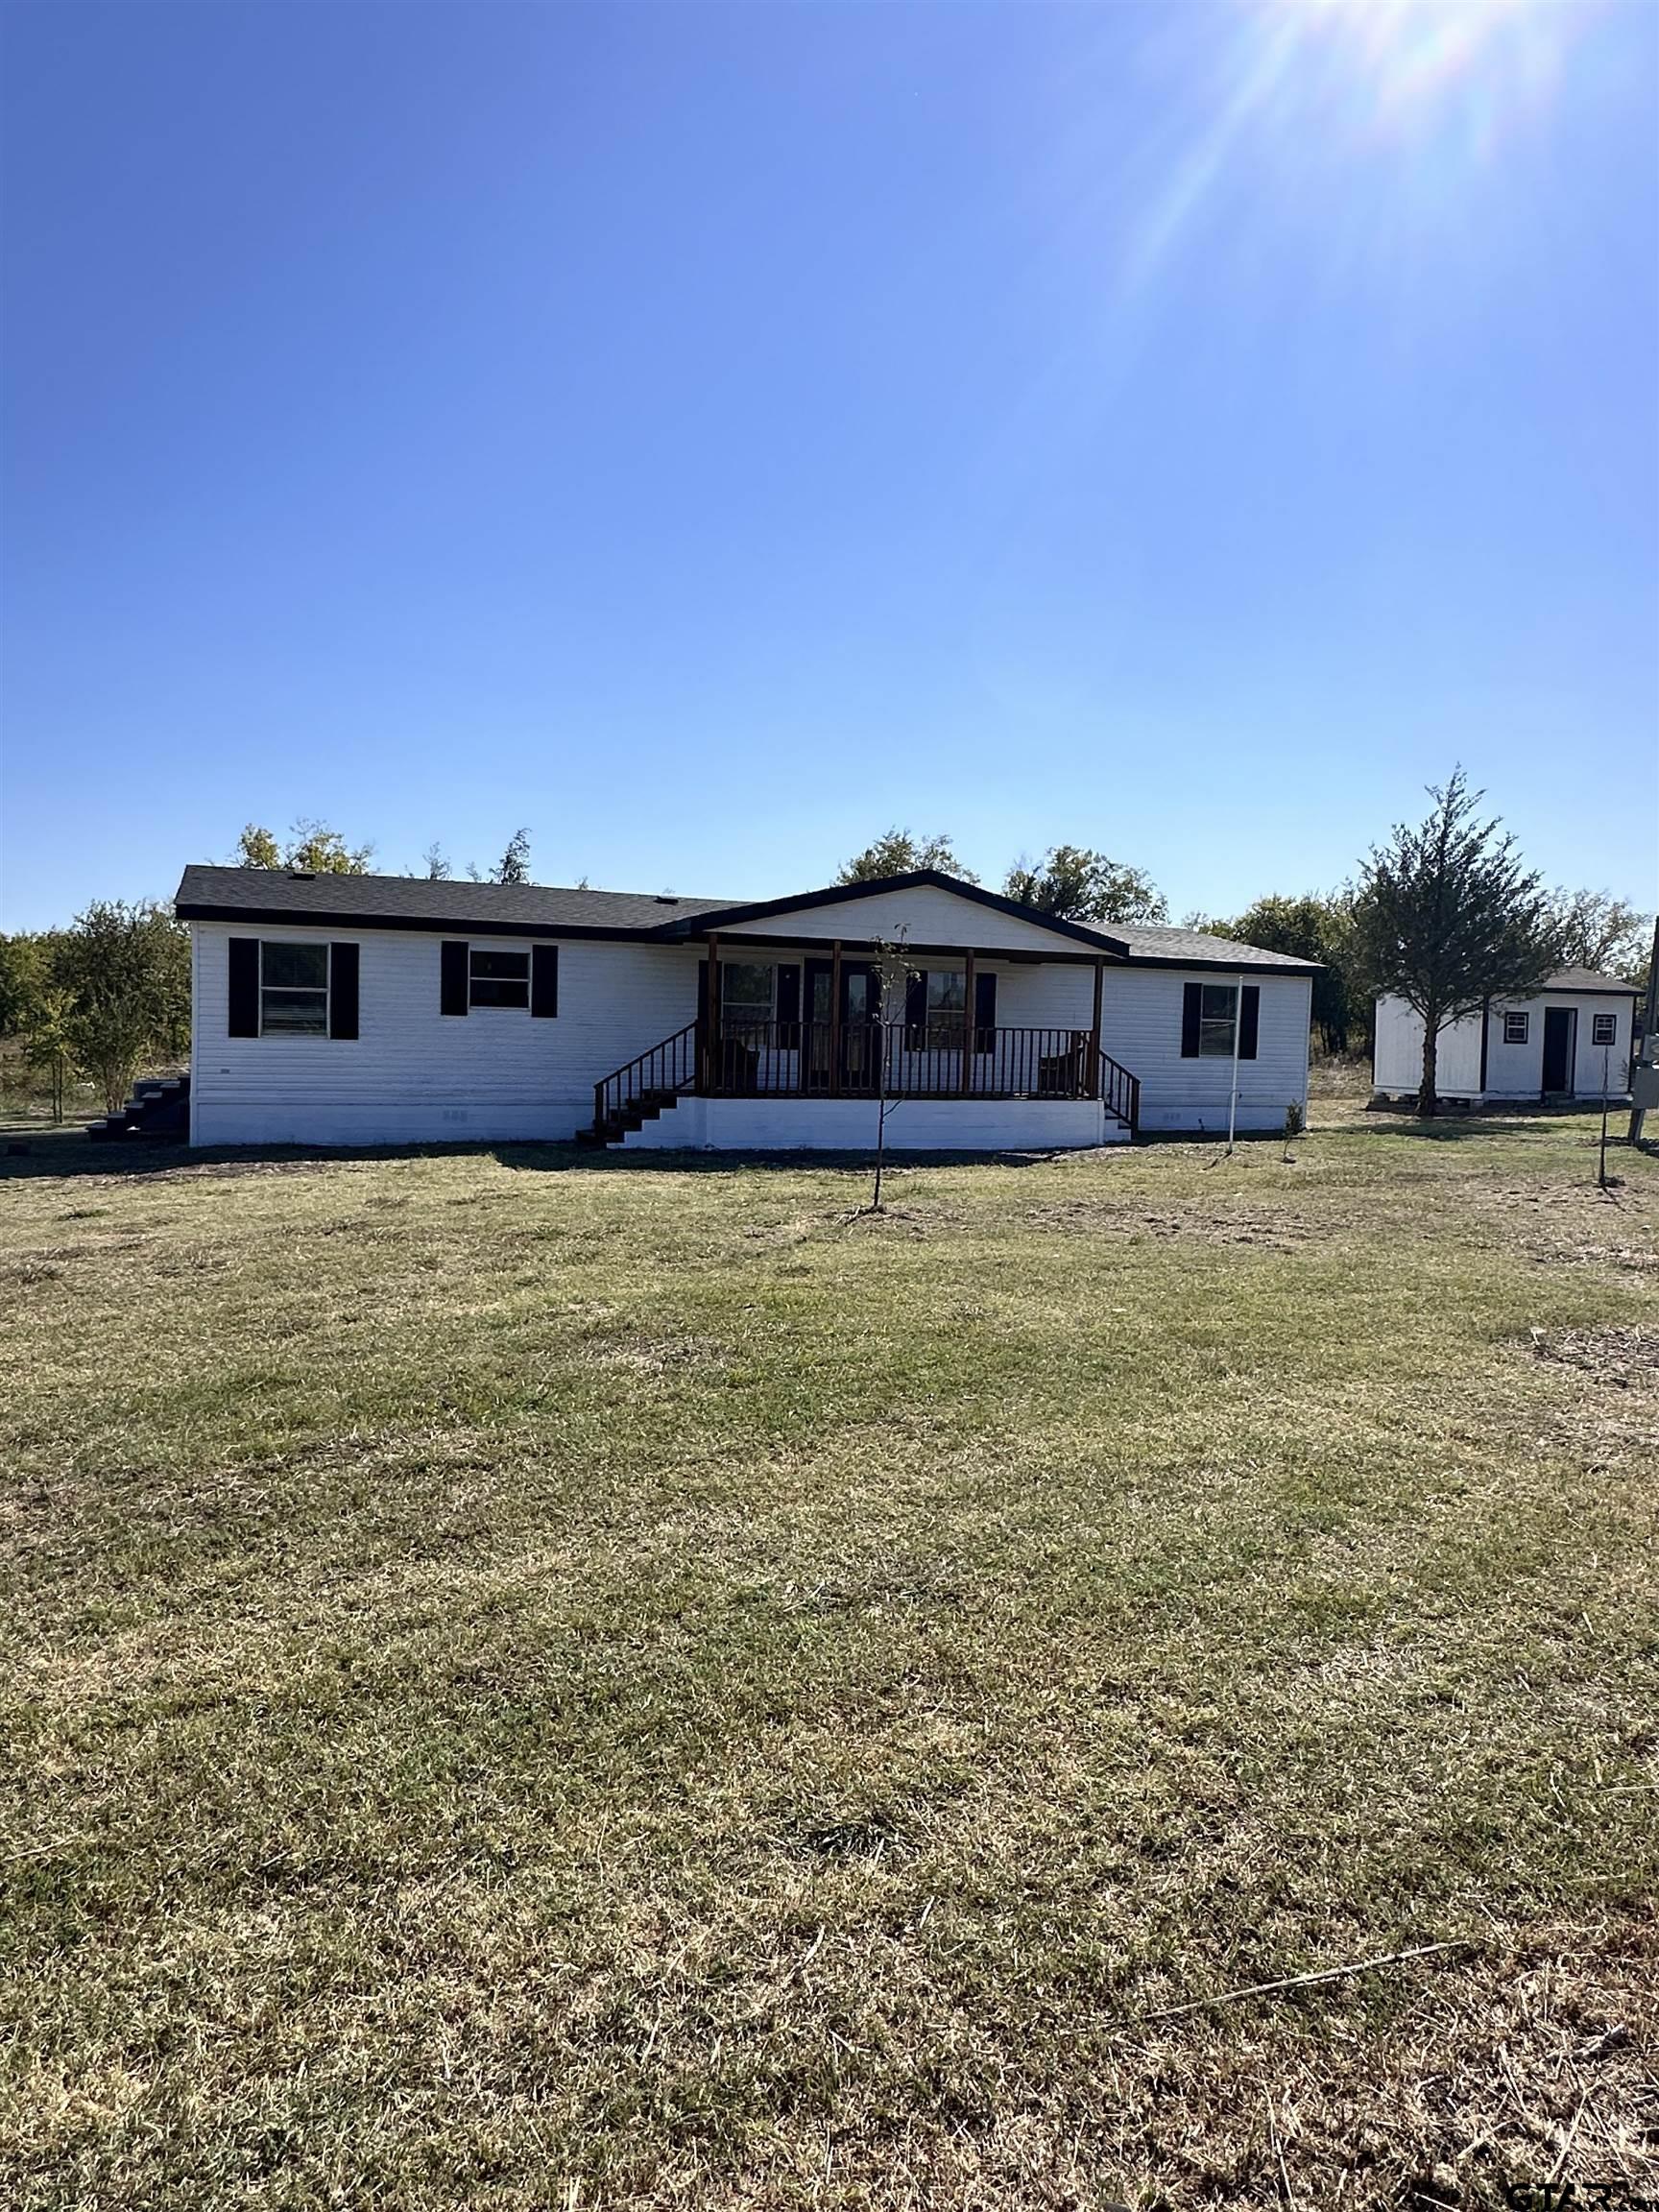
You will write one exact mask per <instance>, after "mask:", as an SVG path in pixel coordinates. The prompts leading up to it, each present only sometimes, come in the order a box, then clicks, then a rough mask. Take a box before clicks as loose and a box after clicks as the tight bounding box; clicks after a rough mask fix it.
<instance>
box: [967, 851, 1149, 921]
mask: <svg viewBox="0 0 1659 2212" xmlns="http://www.w3.org/2000/svg"><path fill="white" fill-rule="evenodd" d="M1002 889H1003V891H1004V892H1005V893H1006V894H1007V896H1008V897H1009V898H1010V899H1018V900H1019V901H1020V902H1021V903H1022V905H1025V906H1037V907H1040V908H1041V909H1042V911H1043V912H1044V913H1045V914H1052V915H1054V916H1056V917H1057V918H1058V919H1059V920H1060V921H1062V922H1163V921H1166V920H1167V918H1168V914H1169V908H1168V905H1167V903H1166V901H1165V899H1164V898H1163V896H1162V894H1161V893H1160V892H1159V890H1158V889H1157V887H1156V885H1155V884H1154V883H1153V881H1152V878H1150V877H1149V876H1145V875H1143V874H1142V871H1141V870H1140V869H1139V868H1131V867H1129V866H1128V865H1127V864H1126V863H1125V862H1123V861H1121V860H1112V859H1108V857H1107V855H1106V854H1104V853H1094V852H1091V850H1090V849H1089V847H1088V846H1086V845H1051V846H1050V847H1049V848H1048V850H1047V852H1046V853H1045V854H1044V855H1043V857H1042V859H1041V860H1037V861H1033V860H1031V859H1030V858H1028V857H1027V855H1026V854H1023V853H1022V854H1021V855H1020V857H1019V859H1018V860H1016V861H1015V863H1014V865H1013V867H1012V868H1010V869H1009V871H1008V874H1007V876H1006V878H1004V880H1003V884H1002Z"/></svg>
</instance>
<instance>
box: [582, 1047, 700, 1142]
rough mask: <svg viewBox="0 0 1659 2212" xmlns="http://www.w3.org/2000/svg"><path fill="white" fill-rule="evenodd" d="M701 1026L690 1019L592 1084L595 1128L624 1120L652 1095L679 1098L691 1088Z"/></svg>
mask: <svg viewBox="0 0 1659 2212" xmlns="http://www.w3.org/2000/svg"><path fill="white" fill-rule="evenodd" d="M701 1026H702V1025H701V1023H699V1022H686V1024H685V1028H684V1029H676V1030H675V1032H674V1034H673V1036H672V1037H664V1038H663V1040H662V1042H661V1045H653V1046H651V1048H650V1050H649V1051H646V1052H641V1053H640V1054H639V1055H638V1057H637V1059H634V1060H630V1061H629V1062H628V1063H627V1064H626V1065H625V1066H624V1067H621V1068H618V1069H617V1070H615V1071H614V1073H613V1074H610V1075H605V1076H602V1077H601V1078H600V1080H599V1081H598V1082H597V1083H595V1084H594V1086H593V1126H594V1128H595V1129H596V1130H598V1129H601V1128H603V1126H604V1125H605V1123H606V1122H608V1121H619V1120H621V1118H622V1117H623V1116H624V1114H626V1112H627V1110H628V1109H629V1107H631V1106H637V1105H640V1104H642V1103H644V1102H646V1101H648V1100H650V1099H652V1098H662V1099H666V1098H670V1097H677V1096H678V1095H679V1094H680V1093H681V1092H682V1091H689V1090H690V1089H691V1087H692V1085H693V1084H694V1083H695V1081H696V1079H697V1063H698V1046H699V1039H700V1032H701Z"/></svg>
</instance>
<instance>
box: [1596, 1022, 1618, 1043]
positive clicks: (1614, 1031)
mask: <svg viewBox="0 0 1659 2212" xmlns="http://www.w3.org/2000/svg"><path fill="white" fill-rule="evenodd" d="M1590 1042H1591V1044H1592V1045H1617V1044H1618V1042H1619V1017H1618V1015H1617V1014H1593V1015H1592V1016H1591V1017H1590Z"/></svg>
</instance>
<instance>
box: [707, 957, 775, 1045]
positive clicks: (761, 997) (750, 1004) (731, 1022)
mask: <svg viewBox="0 0 1659 2212" xmlns="http://www.w3.org/2000/svg"><path fill="white" fill-rule="evenodd" d="M777 973H778V971H777V970H776V969H775V968H774V967H773V965H772V963H771V962H770V961H769V960H722V961H721V963H720V1021H721V1024H722V1026H723V1027H725V1028H728V1029H732V1028H737V1029H743V1028H754V1027H759V1026H762V1025H763V1024H764V1023H766V1022H770V1021H771V1019H772V988H773V982H774V979H775V977H776V975H777Z"/></svg>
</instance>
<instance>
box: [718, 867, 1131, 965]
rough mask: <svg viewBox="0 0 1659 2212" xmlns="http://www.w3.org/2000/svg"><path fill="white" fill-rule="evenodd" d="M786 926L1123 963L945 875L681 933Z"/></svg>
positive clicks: (1072, 927)
mask: <svg viewBox="0 0 1659 2212" xmlns="http://www.w3.org/2000/svg"><path fill="white" fill-rule="evenodd" d="M785 920H786V921H787V923H788V924H789V926H790V932H791V934H804V935H809V936H823V937H825V938H832V937H837V936H847V937H852V938H854V939H856V940H858V941H862V942H869V941H871V940H872V939H881V938H892V937H895V936H897V935H898V934H899V932H900V931H903V932H904V933H905V934H906V936H908V937H910V938H913V939H914V940H915V942H917V943H918V944H953V943H960V944H963V945H970V944H971V945H974V946H975V947H978V948H980V949H982V950H983V949H990V948H996V947H1002V948H1005V949H1007V950H1041V949H1042V947H1043V946H1044V945H1045V944H1052V941H1053V940H1054V939H1055V938H1061V939H1064V940H1065V941H1066V946H1067V949H1068V950H1070V948H1071V947H1072V946H1086V947H1087V948H1088V950H1090V951H1091V952H1094V953H1096V954H1101V953H1104V954H1108V955H1115V956H1116V957H1117V958H1118V959H1121V958H1123V956H1124V949H1123V948H1122V947H1121V946H1119V945H1118V944H1116V943H1114V941H1113V940H1112V939H1110V938H1108V937H1105V936H1103V935H1102V933H1101V932H1100V931H1098V930H1095V929H1090V928H1087V927H1086V926H1084V925H1083V924H1082V923H1080V922H1067V921H1063V920H1061V919H1060V918H1059V917H1058V916H1057V915H1053V914H1045V913H1042V912H1041V911H1040V910H1039V909H1038V908H1037V907H1035V906H1023V905H1022V904H1021V903H1020V902H1019V901H1018V900H1017V899H1004V898H1003V897H1001V895H1000V894H999V893H998V892H996V891H987V890H986V889H985V887H984V885H983V884H981V883H969V882H966V881H964V880H963V878H961V877H959V876H947V875H946V874H945V873H944V872H943V870H941V869H938V868H917V869H912V870H911V871H909V872H908V873H907V874H905V875H902V876H879V877H876V878H872V879H870V880H869V881H867V882H862V883H831V884H828V885H826V886H825V888H824V889H822V890H819V891H797V892H793V893H791V894H790V895H789V896H788V897H787V898H783V899H759V900H751V901H748V902H745V903H744V904H742V905H738V906H729V907H725V908H715V909H713V910H711V911H709V912H706V913H703V914H699V915H697V916H696V917H695V918H694V920H693V921H692V922H691V923H690V924H689V925H688V926H690V927H694V928H695V929H696V931H697V933H698V934H699V935H701V934H702V933H703V932H704V931H706V930H709V929H716V930H720V931H725V932H731V933H733V934H737V935H745V934H750V935H753V934H758V933H761V932H763V931H767V932H768V933H771V934H776V932H771V931H769V925H771V924H772V923H774V922H779V921H785ZM814 923H815V924H816V925H817V926H815V927H814V926H812V925H813V924H814ZM685 926H687V925H683V926H682V927H685Z"/></svg>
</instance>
